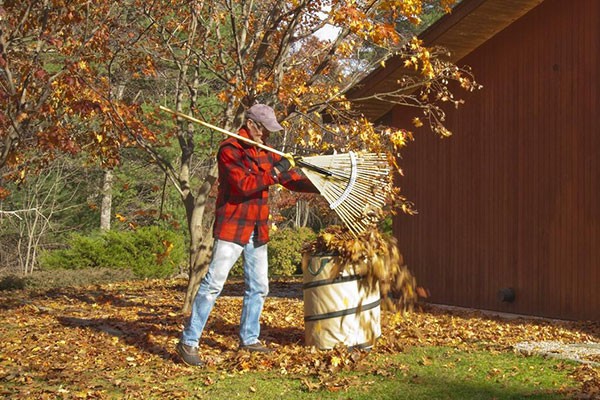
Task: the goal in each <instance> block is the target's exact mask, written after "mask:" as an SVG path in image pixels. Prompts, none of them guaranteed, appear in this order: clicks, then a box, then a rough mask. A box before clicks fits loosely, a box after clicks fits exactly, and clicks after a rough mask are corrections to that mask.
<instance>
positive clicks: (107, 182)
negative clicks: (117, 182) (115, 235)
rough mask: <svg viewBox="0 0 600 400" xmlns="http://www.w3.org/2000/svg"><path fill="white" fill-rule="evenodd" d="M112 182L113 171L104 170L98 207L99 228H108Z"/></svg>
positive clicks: (103, 229) (102, 229) (110, 212)
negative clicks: (99, 205)
mask: <svg viewBox="0 0 600 400" xmlns="http://www.w3.org/2000/svg"><path fill="white" fill-rule="evenodd" d="M112 184H113V172H112V170H110V169H107V170H106V171H105V172H104V184H103V185H102V205H101V208H100V230H101V231H109V230H110V216H111V214H112Z"/></svg>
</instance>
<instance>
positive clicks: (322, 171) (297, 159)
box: [158, 106, 333, 176]
mask: <svg viewBox="0 0 600 400" xmlns="http://www.w3.org/2000/svg"><path fill="white" fill-rule="evenodd" d="M158 107H159V108H160V109H161V110H163V111H166V112H168V113H171V114H173V115H176V116H178V117H181V118H184V119H187V120H188V121H192V122H195V123H197V124H200V125H204V126H205V127H207V128H210V129H214V130H215V131H217V132H221V133H224V134H225V135H228V136H231V137H234V138H236V139H238V140H241V141H242V142H246V143H249V144H252V145H254V146H256V147H259V148H261V149H263V150H266V151H270V152H271V153H275V154H277V155H280V156H281V157H287V156H288V155H287V154H286V153H284V152H282V151H279V150H276V149H274V148H272V147H269V146H266V145H264V144H262V143H258V142H255V141H254V140H252V139H249V138H247V137H244V136H240V135H238V134H237V133H233V132H229V131H228V130H226V129H223V128H219V127H218V126H215V125H212V124H209V123H208V122H204V121H201V120H199V119H197V118H194V117H192V116H190V115H187V114H184V113H180V112H179V111H175V110H171V109H170V108H167V107H164V106H158ZM293 157H294V161H295V162H296V164H297V165H299V166H300V167H304V168H308V169H311V170H313V171H315V172H318V173H320V174H323V175H325V176H331V175H333V174H332V172H331V171H327V170H326V169H323V168H321V167H317V166H316V165H313V164H310V163H307V162H306V161H302V158H300V157H296V156H293Z"/></svg>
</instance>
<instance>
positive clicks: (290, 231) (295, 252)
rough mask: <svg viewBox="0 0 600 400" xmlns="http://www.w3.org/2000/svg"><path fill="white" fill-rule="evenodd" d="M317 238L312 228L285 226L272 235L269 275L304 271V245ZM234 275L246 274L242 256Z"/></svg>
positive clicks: (286, 274) (233, 271)
mask: <svg viewBox="0 0 600 400" xmlns="http://www.w3.org/2000/svg"><path fill="white" fill-rule="evenodd" d="M315 238H316V234H315V233H314V232H313V230H312V229H310V228H284V229H281V230H279V231H276V232H275V233H273V234H272V235H271V240H270V241H269V276H274V275H283V276H290V275H294V274H296V273H299V272H301V271H302V246H303V245H304V243H306V242H310V241H311V240H314V239H315ZM231 274H232V275H238V276H242V275H244V267H243V260H242V258H240V259H239V260H238V261H237V262H236V263H235V265H234V267H233V268H232V270H231Z"/></svg>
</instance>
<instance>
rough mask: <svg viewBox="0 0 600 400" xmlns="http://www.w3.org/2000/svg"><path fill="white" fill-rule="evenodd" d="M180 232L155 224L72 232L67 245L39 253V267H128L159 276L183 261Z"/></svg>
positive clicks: (183, 248) (182, 243)
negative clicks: (91, 231) (128, 228)
mask: <svg viewBox="0 0 600 400" xmlns="http://www.w3.org/2000/svg"><path fill="white" fill-rule="evenodd" d="M185 259H186V252H185V247H184V240H183V235H180V234H177V233H176V232H173V231H169V230H165V229H162V228H160V227H157V226H149V227H143V228H139V229H137V230H135V231H107V232H102V233H96V234H92V235H90V236H83V235H78V234H76V235H73V236H72V237H71V239H70V240H69V242H68V248H66V249H61V250H53V251H48V252H45V253H42V255H41V256H40V266H41V268H42V269H61V268H62V269H72V270H80V269H83V268H112V269H130V270H132V271H133V273H134V274H135V276H137V277H143V278H162V277H166V276H169V275H171V274H173V273H174V272H176V271H177V270H178V268H179V266H180V265H181V264H183V263H185Z"/></svg>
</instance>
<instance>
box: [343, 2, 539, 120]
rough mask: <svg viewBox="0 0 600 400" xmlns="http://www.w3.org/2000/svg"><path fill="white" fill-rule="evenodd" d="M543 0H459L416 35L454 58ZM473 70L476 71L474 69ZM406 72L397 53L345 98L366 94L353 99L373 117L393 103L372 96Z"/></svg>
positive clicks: (381, 114)
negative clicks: (445, 50)
mask: <svg viewBox="0 0 600 400" xmlns="http://www.w3.org/2000/svg"><path fill="white" fill-rule="evenodd" d="M543 1H544V0H463V1H462V2H461V3H459V4H458V5H457V6H456V7H455V8H454V9H453V10H452V13H450V14H446V15H444V16H443V17H442V18H440V19H439V20H438V21H437V22H436V23H435V24H433V25H431V26H430V27H429V28H428V29H426V30H425V31H423V33H421V34H420V35H419V38H420V39H422V40H423V43H424V44H425V45H426V46H428V47H433V46H441V47H444V48H445V49H447V50H449V51H450V53H451V55H450V60H451V61H453V62H457V61H459V60H461V59H462V58H464V57H465V56H466V55H468V54H469V53H471V52H472V51H473V50H475V49H476V48H477V47H479V46H481V45H482V44H483V43H485V42H486V41H488V40H490V39H491V38H492V37H493V36H494V35H496V34H497V33H498V32H500V31H502V30H503V29H504V28H506V27H507V26H509V25H510V24H512V23H513V22H514V21H516V20H517V19H519V18H521V17H522V16H523V15H525V14H526V13H527V12H529V11H530V10H531V9H533V8H534V7H536V6H538V5H539V4H540V3H542V2H543ZM475 72H476V71H475ZM406 73H407V70H406V69H405V68H404V66H403V62H402V60H401V59H400V57H398V56H394V57H392V58H390V59H389V60H387V61H386V63H385V66H384V67H379V68H377V69H375V70H374V71H373V72H371V73H370V74H369V75H368V76H367V77H365V78H364V79H363V80H361V81H360V82H359V83H358V84H357V85H355V86H354V87H353V88H352V89H351V90H350V91H348V93H347V97H348V98H349V99H361V98H368V99H366V100H361V101H358V102H357V105H358V107H359V109H360V111H361V112H362V113H363V114H364V115H365V116H366V117H367V118H368V119H369V120H371V121H377V120H378V119H380V118H381V117H383V116H384V115H385V114H386V113H387V112H389V111H390V110H391V109H392V108H393V106H394V105H393V104H391V103H388V102H383V101H381V100H377V99H375V98H369V97H370V96H373V95H374V94H376V93H382V92H387V91H389V89H390V88H391V87H395V86H397V82H398V80H399V79H401V78H402V76H403V75H405V74H406Z"/></svg>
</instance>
